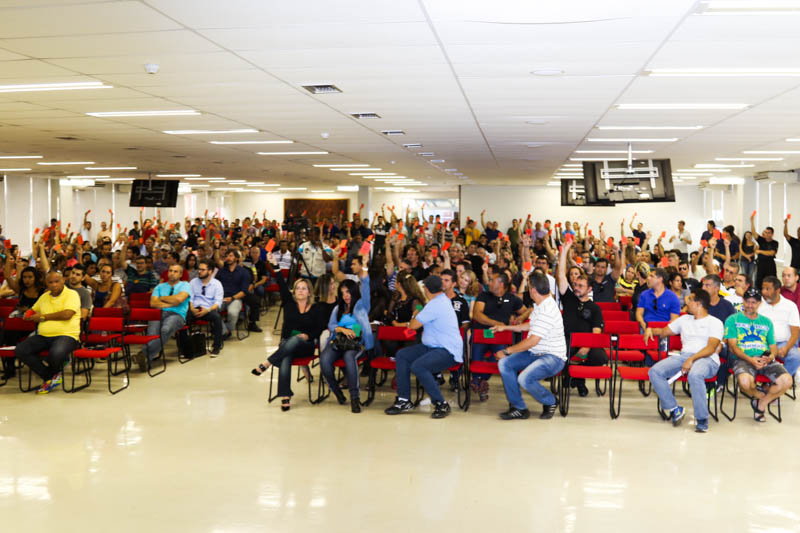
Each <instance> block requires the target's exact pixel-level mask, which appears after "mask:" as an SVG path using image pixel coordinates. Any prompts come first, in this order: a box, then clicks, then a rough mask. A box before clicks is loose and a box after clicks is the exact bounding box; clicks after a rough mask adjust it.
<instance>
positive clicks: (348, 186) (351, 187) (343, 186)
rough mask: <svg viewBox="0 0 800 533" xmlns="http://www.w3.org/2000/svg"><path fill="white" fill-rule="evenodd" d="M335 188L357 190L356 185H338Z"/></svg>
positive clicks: (346, 190) (344, 190)
mask: <svg viewBox="0 0 800 533" xmlns="http://www.w3.org/2000/svg"><path fill="white" fill-rule="evenodd" d="M336 190H337V191H342V192H358V185H339V186H338V187H336Z"/></svg>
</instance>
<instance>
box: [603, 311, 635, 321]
mask: <svg viewBox="0 0 800 533" xmlns="http://www.w3.org/2000/svg"><path fill="white" fill-rule="evenodd" d="M602 311H603V320H604V321H605V320H612V321H616V322H628V321H630V319H631V315H630V314H629V313H628V312H627V311H607V310H605V309H603V310H602Z"/></svg>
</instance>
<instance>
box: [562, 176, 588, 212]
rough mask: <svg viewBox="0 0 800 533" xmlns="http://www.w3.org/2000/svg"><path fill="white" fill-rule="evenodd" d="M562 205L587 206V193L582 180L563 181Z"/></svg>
mask: <svg viewBox="0 0 800 533" xmlns="http://www.w3.org/2000/svg"><path fill="white" fill-rule="evenodd" d="M561 205H562V206H585V205H586V192H585V188H584V185H583V180H582V179H575V180H573V179H569V180H561Z"/></svg>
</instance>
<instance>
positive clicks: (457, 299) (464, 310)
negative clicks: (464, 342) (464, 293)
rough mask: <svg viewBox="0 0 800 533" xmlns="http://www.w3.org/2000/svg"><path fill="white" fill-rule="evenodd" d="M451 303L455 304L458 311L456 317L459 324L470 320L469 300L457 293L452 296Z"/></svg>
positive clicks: (454, 307) (454, 306)
mask: <svg viewBox="0 0 800 533" xmlns="http://www.w3.org/2000/svg"><path fill="white" fill-rule="evenodd" d="M450 303H451V304H453V309H454V310H455V312H456V318H458V324H459V325H461V324H463V323H464V322H469V304H468V303H467V301H466V300H465V299H464V298H462V297H461V296H459V295H458V294H456V295H455V296H453V297H452V298H450Z"/></svg>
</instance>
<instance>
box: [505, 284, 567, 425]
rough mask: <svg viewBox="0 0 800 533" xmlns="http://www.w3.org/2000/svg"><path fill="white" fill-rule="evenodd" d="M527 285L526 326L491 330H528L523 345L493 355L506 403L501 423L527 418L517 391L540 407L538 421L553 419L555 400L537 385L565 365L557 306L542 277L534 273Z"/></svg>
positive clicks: (564, 346)
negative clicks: (529, 305) (530, 308)
mask: <svg viewBox="0 0 800 533" xmlns="http://www.w3.org/2000/svg"><path fill="white" fill-rule="evenodd" d="M529 285H530V294H531V299H532V300H533V302H534V307H533V312H532V313H531V320H530V324H518V325H515V326H505V325H500V326H494V327H493V328H492V329H494V330H495V331H507V330H508V331H520V332H521V331H525V330H526V329H527V330H528V336H527V338H525V339H524V340H523V341H521V342H519V343H517V344H514V345H513V346H509V347H508V348H503V349H502V350H500V351H499V352H497V353H496V354H495V357H497V359H498V360H499V361H500V363H499V364H498V366H499V368H500V376H501V377H502V378H503V387H505V390H506V397H507V398H508V403H509V407H508V410H507V411H504V412H502V413H500V418H502V419H503V420H520V419H525V418H528V417H529V416H530V412H529V411H528V408H527V406H526V405H525V400H523V399H522V392H521V391H520V387H522V388H524V389H525V390H526V391H528V392H529V393H530V394H531V396H533V397H534V399H536V401H538V402H539V403H541V404H542V414H541V415H540V416H539V418H542V419H549V418H553V415H554V414H555V412H556V406H557V401H556V398H555V396H553V394H552V393H551V392H550V391H549V390H548V389H547V388H546V387H544V386H542V384H541V383H539V381H540V380H542V379H545V378H549V377H553V376H555V375H556V374H558V373H559V372H561V369H562V368H564V364H565V363H566V362H567V344H566V342H565V338H564V322H563V319H562V318H561V312H560V311H559V310H558V304H556V301H555V300H554V299H553V298H551V295H550V283H549V282H548V281H547V278H546V277H544V276H543V275H541V274H538V273H536V274H533V275H532V276H531V277H530V280H529Z"/></svg>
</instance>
